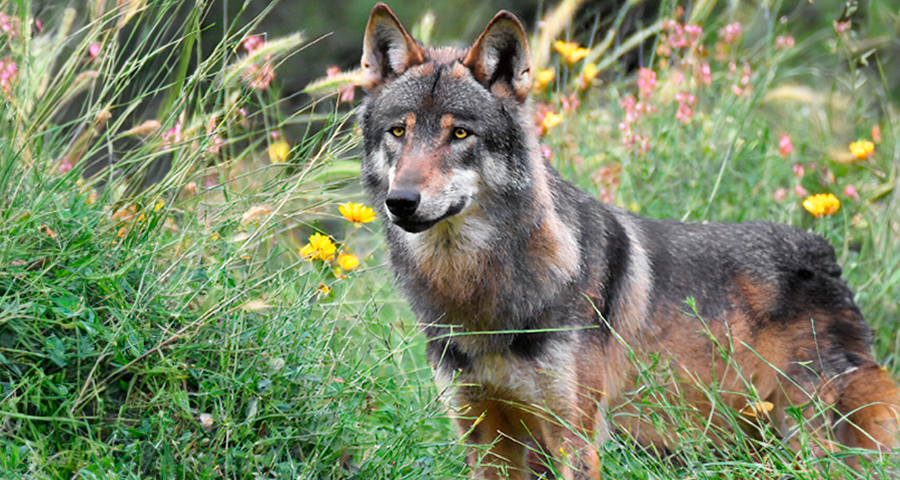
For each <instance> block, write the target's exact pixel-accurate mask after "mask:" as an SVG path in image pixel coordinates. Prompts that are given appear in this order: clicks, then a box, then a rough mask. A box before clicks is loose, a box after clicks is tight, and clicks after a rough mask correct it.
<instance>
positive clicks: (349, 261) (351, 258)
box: [337, 253, 359, 272]
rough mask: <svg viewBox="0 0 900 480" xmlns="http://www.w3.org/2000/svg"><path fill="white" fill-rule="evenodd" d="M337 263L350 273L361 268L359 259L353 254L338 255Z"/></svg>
mask: <svg viewBox="0 0 900 480" xmlns="http://www.w3.org/2000/svg"><path fill="white" fill-rule="evenodd" d="M337 263H338V265H340V266H341V268H343V269H344V270H345V271H347V272H349V271H350V270H353V269H354V268H356V267H358V266H359V258H356V255H354V254H352V253H342V254H340V255H338V258H337Z"/></svg>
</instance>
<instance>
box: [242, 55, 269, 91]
mask: <svg viewBox="0 0 900 480" xmlns="http://www.w3.org/2000/svg"><path fill="white" fill-rule="evenodd" d="M274 79H275V70H274V69H273V68H272V66H271V65H269V63H268V58H267V59H266V64H265V65H263V66H262V68H259V67H257V66H256V65H250V66H249V67H247V70H246V71H244V81H245V82H247V85H249V86H250V88H253V89H256V90H265V89H267V88H269V85H271V84H272V80H274Z"/></svg>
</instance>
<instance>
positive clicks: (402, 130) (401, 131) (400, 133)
mask: <svg viewBox="0 0 900 480" xmlns="http://www.w3.org/2000/svg"><path fill="white" fill-rule="evenodd" d="M404 133H406V129H405V128H403V127H394V128H392V129H391V135H393V136H395V137H397V138H400V137H402V136H403V134H404Z"/></svg>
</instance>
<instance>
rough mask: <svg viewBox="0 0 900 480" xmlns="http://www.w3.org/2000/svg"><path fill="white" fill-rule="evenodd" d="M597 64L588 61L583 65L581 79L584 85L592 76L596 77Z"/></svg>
mask: <svg viewBox="0 0 900 480" xmlns="http://www.w3.org/2000/svg"><path fill="white" fill-rule="evenodd" d="M597 73H599V71H598V70H597V64H596V63H588V64H586V65H585V66H584V72H582V73H581V81H582V82H584V84H585V85H587V84H588V83H590V82H591V80H593V79H594V78H596V77H597Z"/></svg>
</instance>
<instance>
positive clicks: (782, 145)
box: [778, 133, 803, 177]
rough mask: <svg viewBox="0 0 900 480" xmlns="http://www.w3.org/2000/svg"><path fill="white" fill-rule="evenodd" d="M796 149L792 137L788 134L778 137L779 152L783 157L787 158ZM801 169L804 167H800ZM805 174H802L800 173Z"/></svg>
mask: <svg viewBox="0 0 900 480" xmlns="http://www.w3.org/2000/svg"><path fill="white" fill-rule="evenodd" d="M793 151H794V145H793V144H792V143H791V137H789V136H788V134H786V133H785V134H782V135H781V138H779V139H778V153H780V154H781V156H782V157H784V158H787V157H788V155H790V154H791V152H793ZM800 168H801V169H802V168H803V167H800ZM800 176H801V177H802V176H803V175H802V174H801V175H800Z"/></svg>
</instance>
